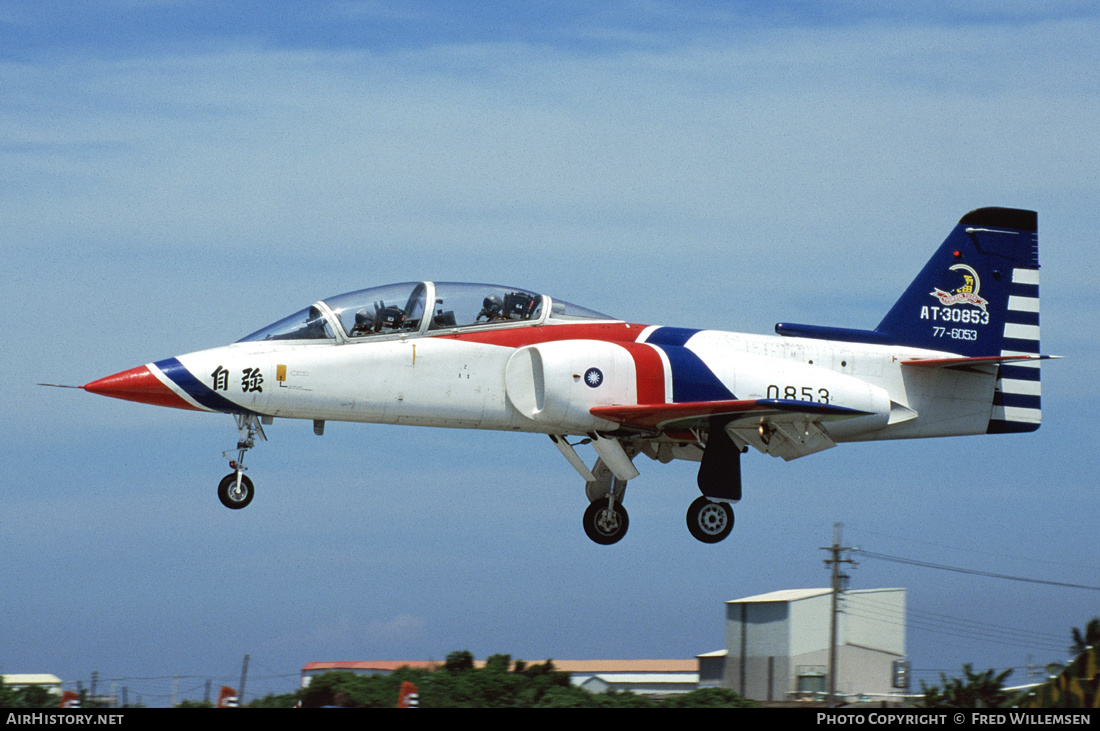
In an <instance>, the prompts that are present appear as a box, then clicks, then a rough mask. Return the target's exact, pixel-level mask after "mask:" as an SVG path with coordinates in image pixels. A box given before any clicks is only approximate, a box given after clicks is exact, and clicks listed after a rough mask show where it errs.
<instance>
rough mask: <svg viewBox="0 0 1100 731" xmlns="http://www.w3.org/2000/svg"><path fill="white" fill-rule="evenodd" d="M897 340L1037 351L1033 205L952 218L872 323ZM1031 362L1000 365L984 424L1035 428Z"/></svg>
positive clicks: (963, 351) (1001, 351)
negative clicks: (929, 255) (941, 239)
mask: <svg viewBox="0 0 1100 731" xmlns="http://www.w3.org/2000/svg"><path fill="white" fill-rule="evenodd" d="M875 330H876V332H878V333H880V334H881V335H882V336H883V337H884V338H887V339H889V340H891V341H893V342H895V343H897V344H899V345H910V346H915V347H921V348H930V349H933V350H943V351H948V352H952V353H958V354H959V355H963V356H968V357H980V356H1006V355H1038V354H1039V244H1038V217H1037V215H1036V214H1035V212H1034V211H1024V210H1018V209H1014V208H979V209H978V210H976V211H971V212H970V213H968V214H966V215H965V216H963V217H962V219H961V220H960V221H959V223H958V225H957V226H956V227H955V229H954V230H953V231H952V232H951V234H950V235H949V236H948V237H947V240H946V241H944V242H943V244H942V245H941V246H940V248H939V249H938V250H937V251H936V253H935V255H933V257H932V259H931V260H930V261H929V262H928V264H927V265H925V267H924V269H922V270H921V273H920V274H919V275H918V276H917V278H916V279H915V280H913V283H912V284H910V285H909V288H908V289H907V290H905V294H903V295H902V296H901V298H900V299H899V300H898V301H897V303H896V304H895V305H894V306H893V308H891V310H890V312H889V313H888V314H887V315H886V317H885V318H883V320H882V322H881V323H879V325H878V327H877V328H875ZM1039 395H1040V390H1039V364H1038V362H1034V363H1021V364H1005V365H1002V366H1001V368H1000V372H999V374H998V377H997V385H996V393H995V394H994V401H993V413H992V415H991V418H990V422H989V432H991V433H1001V432H1019V431H1034V430H1035V429H1038V428H1039V423H1040V413H1041V412H1040V407H1039V400H1040V399H1039Z"/></svg>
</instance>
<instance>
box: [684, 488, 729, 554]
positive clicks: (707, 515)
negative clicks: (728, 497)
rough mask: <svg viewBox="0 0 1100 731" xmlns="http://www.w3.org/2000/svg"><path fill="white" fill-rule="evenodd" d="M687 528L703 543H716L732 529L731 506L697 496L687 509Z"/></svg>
mask: <svg viewBox="0 0 1100 731" xmlns="http://www.w3.org/2000/svg"><path fill="white" fill-rule="evenodd" d="M687 524H688V530H689V531H691V535H692V536H694V538H695V539H696V540H698V541H702V542H703V543H718V542H719V541H721V540H722V539H723V538H725V537H726V536H728V535H729V534H730V531H732V530H733V508H731V507H730V505H729V503H716V502H713V501H712V500H708V499H707V498H706V497H699V498H697V499H696V500H695V502H693V503H692V504H691V506H690V507H689V508H688V511H687Z"/></svg>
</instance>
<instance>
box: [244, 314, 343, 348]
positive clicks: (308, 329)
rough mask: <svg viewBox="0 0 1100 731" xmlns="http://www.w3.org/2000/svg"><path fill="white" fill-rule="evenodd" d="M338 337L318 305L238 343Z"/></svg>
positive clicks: (285, 318) (248, 336) (269, 326)
mask: <svg viewBox="0 0 1100 731" xmlns="http://www.w3.org/2000/svg"><path fill="white" fill-rule="evenodd" d="M334 337H336V336H335V335H333V333H332V328H331V327H330V326H329V324H328V321H327V320H325V316H324V313H322V312H321V310H320V308H318V307H317V306H316V305H311V306H309V307H307V308H305V309H304V310H300V311H298V312H295V313H294V314H293V315H291V316H290V317H284V318H283V319H282V320H279V321H278V322H276V323H274V324H271V325H268V326H267V327H265V328H262V329H260V330H257V331H256V332H254V333H252V334H251V335H247V336H245V337H243V338H241V339H240V340H239V341H237V342H241V343H245V342H250V341H255V340H324V339H331V338H334Z"/></svg>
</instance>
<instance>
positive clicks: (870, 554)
mask: <svg viewBox="0 0 1100 731" xmlns="http://www.w3.org/2000/svg"><path fill="white" fill-rule="evenodd" d="M852 550H854V551H855V552H856V553H859V554H862V555H864V556H866V557H867V558H877V559H879V560H880V561H892V562H894V563H901V564H908V565H910V566H920V567H922V568H926V569H938V570H940V571H954V572H956V573H959V574H971V575H975V576H986V577H989V578H991V579H1005V580H1008V581H1022V582H1025V583H1029V584H1045V585H1047V586H1061V587H1063V588H1067V589H1086V590H1088V591H1100V586H1089V585H1088V584H1071V583H1068V582H1063V581H1047V580H1046V579H1030V578H1027V577H1023V576H1011V575H1009V574H998V573H994V572H992V571H979V570H978V569H964V568H959V567H957V566H947V565H944V564H938V563H932V562H930V561H918V560H917V559H913V558H903V557H901V556H890V555H888V554H885V553H875V552H874V551H865V550H863V549H862V548H855V549H852Z"/></svg>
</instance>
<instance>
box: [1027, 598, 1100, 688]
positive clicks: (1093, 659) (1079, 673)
mask: <svg viewBox="0 0 1100 731" xmlns="http://www.w3.org/2000/svg"><path fill="white" fill-rule="evenodd" d="M1072 636H1073V646H1072V647H1071V648H1070V651H1071V652H1073V653H1074V654H1075V655H1076V657H1074V659H1073V660H1072V661H1070V663H1069V664H1068V665H1066V666H1065V667H1063V668H1062V671H1061V672H1060V673H1059V674H1058V675H1056V676H1055V677H1053V678H1051V679H1050V680H1048V681H1047V682H1045V683H1043V684H1042V685H1040V686H1039V687H1038V688H1034V689H1032V690H1030V691H1028V692H1027V693H1026V694H1025V695H1024V696H1023V697H1022V698H1020V699H1019V700H1018V701H1017V702H1018V705H1020V706H1022V707H1024V708H1100V619H1093V620H1092V621H1090V622H1089V623H1088V625H1087V626H1086V627H1085V631H1084V632H1082V631H1080V630H1079V629H1077V628H1076V627H1074V628H1073V631H1072Z"/></svg>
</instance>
